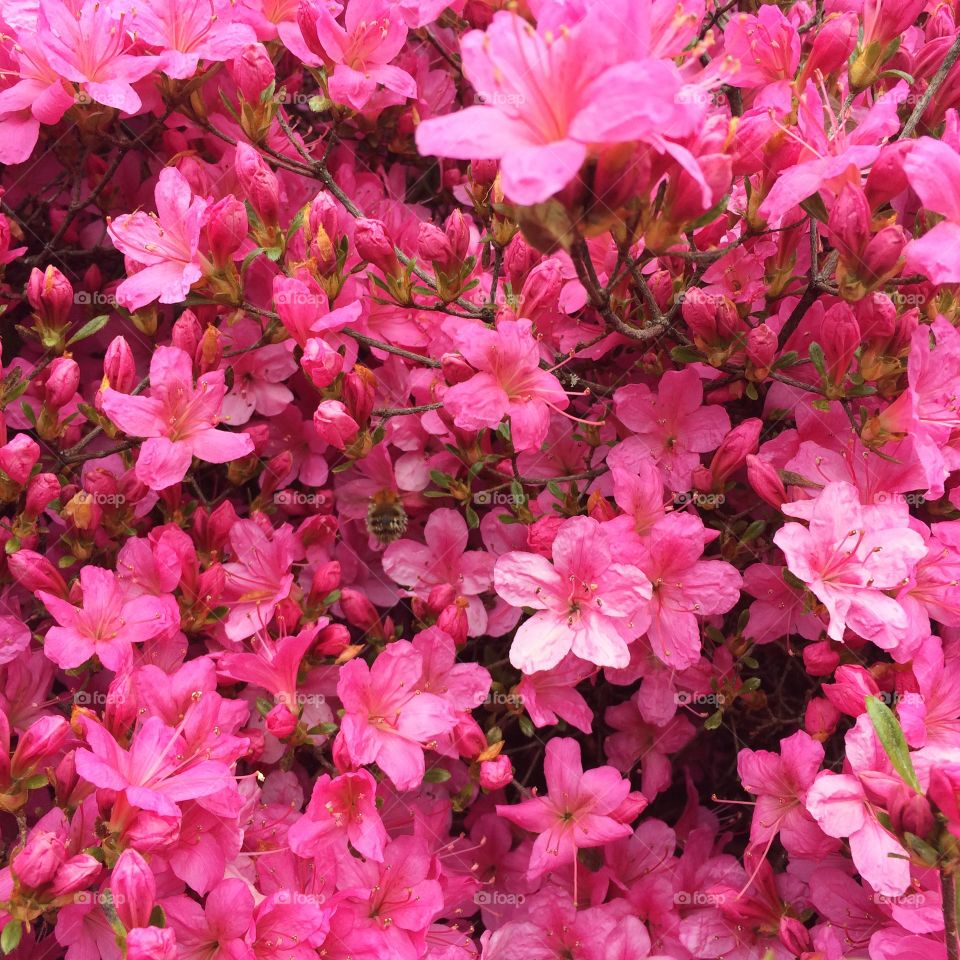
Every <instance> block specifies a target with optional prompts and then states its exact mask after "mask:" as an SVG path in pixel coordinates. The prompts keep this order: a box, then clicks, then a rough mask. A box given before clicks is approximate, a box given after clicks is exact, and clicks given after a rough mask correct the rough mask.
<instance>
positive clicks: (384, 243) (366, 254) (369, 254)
mask: <svg viewBox="0 0 960 960" xmlns="http://www.w3.org/2000/svg"><path fill="white" fill-rule="evenodd" d="M353 242H354V246H356V248H357V253H358V254H359V255H360V257H361V258H362V259H363V260H366V261H368V262H369V263H372V264H373V266H375V267H377V268H378V269H379V270H381V271H382V272H383V273H384V274H385V275H386V276H398V275H399V274H400V272H401V270H400V261H399V260H398V259H397V252H396V250H395V249H394V246H393V241H392V240H391V239H390V238H389V237H388V236H387V228H386V226H385V225H384V224H383V222H382V221H380V220H366V219H360V220H357V222H356V226H355V228H354V233H353Z"/></svg>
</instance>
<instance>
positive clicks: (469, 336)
mask: <svg viewBox="0 0 960 960" xmlns="http://www.w3.org/2000/svg"><path fill="white" fill-rule="evenodd" d="M532 330H533V324H532V323H531V322H530V321H529V320H501V321H500V323H498V324H497V328H496V330H488V329H487V328H486V327H483V326H481V325H480V324H478V323H458V324H456V325H453V324H451V333H452V335H453V337H454V341H455V343H456V344H457V347H458V348H459V350H460V352H461V353H462V354H463V357H464V359H465V360H466V361H467V363H469V364H470V365H471V366H472V367H473V368H474V369H476V370H478V371H479V372H478V373H477V374H476V375H475V376H473V377H470V378H469V379H468V380H465V381H463V382H462V383H457V384H454V385H453V386H452V387H450V388H449V389H448V390H447V391H446V393H444V395H443V405H444V407H446V409H447V410H449V411H450V413H451V415H452V416H453V420H454V423H456V425H457V426H458V427H461V428H462V429H464V430H482V429H484V428H489V429H493V428H495V427H497V426H498V425H499V424H500V422H501V421H502V420H503V419H504V417H509V418H510V433H511V437H512V438H513V445H514V448H515V449H517V450H533V449H537V448H539V447H540V445H541V444H542V443H543V441H544V439H545V438H546V436H547V430H548V428H549V426H550V411H551V410H563V409H565V408H566V407H567V405H568V404H569V402H570V400H569V397H568V396H567V394H566V392H565V391H564V389H563V387H562V386H561V385H560V381H559V380H557V378H556V377H555V376H553V374H551V373H548V372H547V371H546V370H541V369H540V348H539V345H538V344H537V341H536V340H535V339H534V338H533V333H532Z"/></svg>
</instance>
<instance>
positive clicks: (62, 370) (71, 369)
mask: <svg viewBox="0 0 960 960" xmlns="http://www.w3.org/2000/svg"><path fill="white" fill-rule="evenodd" d="M79 386H80V367H79V365H78V364H77V361H76V360H72V359H70V358H68V357H57V358H56V360H54V361H53V362H52V363H51V364H50V366H49V367H48V368H47V379H46V382H45V383H44V385H43V405H44V406H45V407H46V408H47V409H48V410H60V409H61V408H62V407H65V406H66V405H67V404H68V403H69V402H70V401H71V400H72V399H73V398H74V397H75V396H76V395H77V388H78V387H79Z"/></svg>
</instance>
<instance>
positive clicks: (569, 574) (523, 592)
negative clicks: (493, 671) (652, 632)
mask: <svg viewBox="0 0 960 960" xmlns="http://www.w3.org/2000/svg"><path fill="white" fill-rule="evenodd" d="M494 585H495V586H496V590H497V593H498V594H500V596H501V597H503V598H504V599H505V600H506V601H507V602H508V603H510V604H512V605H513V606H515V607H533V608H534V609H535V610H537V611H538V612H537V613H535V614H534V615H533V616H532V617H531V618H530V619H529V620H526V621H525V622H524V623H522V624H521V625H520V627H519V629H518V630H517V633H516V635H515V636H514V638H513V644H512V646H511V647H510V662H511V663H512V664H513V665H514V666H515V667H516V668H517V669H518V670H521V671H523V673H536V672H537V671H538V670H549V669H550V668H551V667H555V666H556V665H557V664H558V663H559V662H560V661H561V660H562V659H563V658H564V657H565V656H566V655H567V654H568V653H570V652H571V651H572V652H573V653H574V654H576V655H577V656H578V657H580V659H581V660H586V661H587V662H588V663H593V664H596V665H597V666H601V667H625V666H626V665H627V663H629V661H630V652H629V650H628V649H627V644H628V643H629V642H630V641H631V640H634V639H636V638H637V637H638V636H640V635H641V634H642V633H643V632H644V630H645V629H646V627H647V625H648V624H649V622H650V617H649V613H648V612H647V601H649V599H650V596H651V592H652V591H651V587H650V581H649V580H648V579H647V577H646V576H644V574H643V572H642V571H641V570H640V569H639V568H637V567H636V566H631V565H629V564H621V563H614V562H613V557H612V551H611V547H610V544H609V543H608V541H607V539H606V537H605V536H604V534H603V532H602V530H601V528H600V524H599V523H598V522H597V521H596V520H593V519H592V518H590V517H571V518H570V519H569V520H567V521H566V522H565V523H564V525H563V526H562V527H561V528H560V531H559V532H558V533H557V536H556V539H555V540H554V541H553V563H551V562H550V561H549V560H547V559H546V558H544V557H541V556H539V555H538V554H535V553H523V552H521V551H518V550H515V551H511V552H510V553H506V554H504V555H503V556H502V557H500V559H499V560H498V561H497V564H496V567H495V568H494Z"/></svg>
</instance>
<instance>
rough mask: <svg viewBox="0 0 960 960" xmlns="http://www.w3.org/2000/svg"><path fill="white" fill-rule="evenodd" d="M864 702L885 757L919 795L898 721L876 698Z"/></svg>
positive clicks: (918, 786)
mask: <svg viewBox="0 0 960 960" xmlns="http://www.w3.org/2000/svg"><path fill="white" fill-rule="evenodd" d="M866 702H867V713H868V714H869V715H870V722H871V723H872V724H873V729H874V730H875V731H876V732H877V739H878V740H879V741H880V743H881V744H882V745H883V749H884V750H886V752H887V756H888V757H889V758H890V762H891V763H892V764H893V769H894V770H896V771H897V773H899V774H900V776H901V777H902V778H903V780H904V782H905V783H907V784H909V785H910V786H911V787H913V789H914V790H916V791H917V793H920V781H919V780H918V779H917V773H916V771H915V770H914V769H913V761H912V760H911V759H910V749H909V747H908V746H907V738H906V737H904V735H903V728H902V727H901V726H900V721H899V720H897V718H896V716H895V715H894V713H893V711H892V710H891V709H890V708H889V707H888V706H887V705H886V704H885V703H884V702H883V701H882V700H880V699H879V698H878V697H867V698H866Z"/></svg>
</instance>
